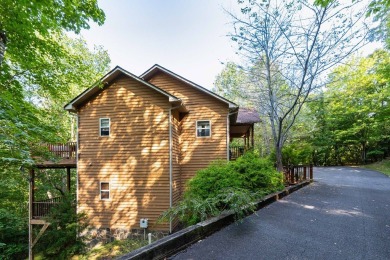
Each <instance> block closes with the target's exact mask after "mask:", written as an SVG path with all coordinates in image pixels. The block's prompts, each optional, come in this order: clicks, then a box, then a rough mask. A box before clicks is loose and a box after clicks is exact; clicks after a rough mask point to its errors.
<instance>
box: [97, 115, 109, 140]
mask: <svg viewBox="0 0 390 260" xmlns="http://www.w3.org/2000/svg"><path fill="white" fill-rule="evenodd" d="M105 119H108V135H102V120H105ZM110 134H111V119H110V118H109V117H101V118H99V136H100V137H109V136H110Z"/></svg>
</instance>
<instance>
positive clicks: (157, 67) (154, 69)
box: [140, 64, 238, 109]
mask: <svg viewBox="0 0 390 260" xmlns="http://www.w3.org/2000/svg"><path fill="white" fill-rule="evenodd" d="M158 72H164V73H166V74H168V75H170V76H172V77H174V78H176V79H178V80H180V81H182V82H184V83H186V84H187V85H189V86H191V87H193V88H195V89H197V90H200V91H201V92H203V93H206V94H208V95H209V96H212V97H214V98H216V99H218V100H220V101H222V102H224V103H226V104H228V105H229V108H230V109H237V108H238V105H237V104H235V103H233V102H231V101H229V100H227V99H226V98H224V97H221V96H219V95H217V94H215V93H214V92H212V91H210V90H208V89H206V88H204V87H202V86H200V85H198V84H196V83H194V82H192V81H190V80H188V79H186V78H184V77H182V76H180V75H178V74H176V73H174V72H172V71H170V70H168V69H166V68H164V67H162V66H160V65H158V64H155V65H154V66H153V67H151V68H150V69H148V70H147V71H146V72H144V73H143V74H142V75H141V76H140V78H142V79H144V80H145V81H148V80H149V79H151V78H152V77H153V76H154V75H155V74H156V73H158Z"/></svg>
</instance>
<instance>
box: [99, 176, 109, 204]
mask: <svg viewBox="0 0 390 260" xmlns="http://www.w3.org/2000/svg"><path fill="white" fill-rule="evenodd" d="M102 184H108V190H103V189H102ZM103 192H107V193H108V198H103V197H102V193H103ZM99 194H100V200H110V199H111V185H110V182H109V181H101V182H100V183H99Z"/></svg>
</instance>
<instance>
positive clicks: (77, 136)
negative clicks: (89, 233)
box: [76, 114, 80, 213]
mask: <svg viewBox="0 0 390 260" xmlns="http://www.w3.org/2000/svg"><path fill="white" fill-rule="evenodd" d="M79 122H80V120H79V115H78V114H76V205H77V206H76V212H77V213H79V207H78V204H79V167H78V164H79V147H80V146H79V145H80V144H79Z"/></svg>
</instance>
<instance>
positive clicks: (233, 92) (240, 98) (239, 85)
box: [213, 62, 251, 107]
mask: <svg viewBox="0 0 390 260" xmlns="http://www.w3.org/2000/svg"><path fill="white" fill-rule="evenodd" d="M247 86H248V80H247V78H246V74H245V71H243V69H242V68H240V67H239V66H238V65H237V64H235V63H234V62H227V63H226V65H225V68H223V70H222V71H221V72H220V73H219V74H218V75H217V76H216V78H215V82H214V88H213V91H214V92H215V93H217V94H218V95H220V96H223V97H224V98H226V99H228V100H230V101H232V102H234V103H236V104H239V105H240V106H245V107H251V104H250V103H248V102H250V100H249V99H248V95H247V94H248V92H247V91H243V90H244V89H245V88H246V87H247Z"/></svg>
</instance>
